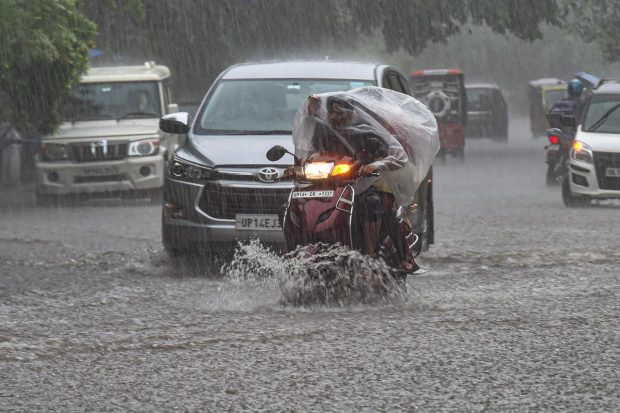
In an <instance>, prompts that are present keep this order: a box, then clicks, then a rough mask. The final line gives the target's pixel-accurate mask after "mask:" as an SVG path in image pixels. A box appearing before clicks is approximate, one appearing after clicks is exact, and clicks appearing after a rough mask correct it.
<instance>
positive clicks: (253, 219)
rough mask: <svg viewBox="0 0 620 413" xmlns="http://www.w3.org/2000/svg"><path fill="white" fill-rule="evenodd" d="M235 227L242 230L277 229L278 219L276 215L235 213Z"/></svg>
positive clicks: (278, 227)
mask: <svg viewBox="0 0 620 413" xmlns="http://www.w3.org/2000/svg"><path fill="white" fill-rule="evenodd" d="M235 228H236V229H238V230H242V231H274V230H279V229H281V228H280V220H279V219H278V216H277V215H275V214H274V215H252V214H237V215H235Z"/></svg>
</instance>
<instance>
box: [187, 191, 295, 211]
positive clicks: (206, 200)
mask: <svg viewBox="0 0 620 413" xmlns="http://www.w3.org/2000/svg"><path fill="white" fill-rule="evenodd" d="M290 193H291V190H290V189H286V188H284V189H283V188H278V189H269V188H259V189H255V188H231V187H222V186H219V185H216V184H208V185H206V186H205V189H204V191H203V193H202V197H201V198H200V201H199V202H198V206H199V207H200V209H201V210H203V211H204V212H205V213H206V214H207V215H209V216H211V217H213V218H219V219H235V214H279V213H280V211H281V209H282V208H283V206H284V205H285V204H286V202H287V200H288V196H289V194H290Z"/></svg>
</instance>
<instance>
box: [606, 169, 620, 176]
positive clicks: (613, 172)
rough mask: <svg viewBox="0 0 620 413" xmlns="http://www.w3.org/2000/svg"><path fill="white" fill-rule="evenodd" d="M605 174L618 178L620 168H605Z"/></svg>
mask: <svg viewBox="0 0 620 413" xmlns="http://www.w3.org/2000/svg"><path fill="white" fill-rule="evenodd" d="M605 176H609V177H614V178H620V168H605Z"/></svg>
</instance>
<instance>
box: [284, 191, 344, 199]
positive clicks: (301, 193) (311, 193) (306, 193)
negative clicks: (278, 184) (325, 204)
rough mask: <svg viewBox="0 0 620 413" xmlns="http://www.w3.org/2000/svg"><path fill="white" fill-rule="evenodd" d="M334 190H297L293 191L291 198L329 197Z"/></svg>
mask: <svg viewBox="0 0 620 413" xmlns="http://www.w3.org/2000/svg"><path fill="white" fill-rule="evenodd" d="M332 196H334V191H333V190H332V191H297V192H293V199H297V198H331V197H332Z"/></svg>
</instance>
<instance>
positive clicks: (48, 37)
mask: <svg viewBox="0 0 620 413" xmlns="http://www.w3.org/2000/svg"><path fill="white" fill-rule="evenodd" d="M95 35H96V26H95V25H94V23H92V22H91V21H89V20H88V19H87V18H86V17H85V16H84V15H83V14H82V13H81V12H80V11H79V10H78V8H77V4H76V0H34V1H33V0H0V39H2V40H1V41H0V91H2V92H3V93H4V94H5V95H6V100H7V101H6V102H5V104H4V108H3V117H4V118H5V120H6V121H8V122H9V123H10V124H11V125H13V127H15V128H16V129H17V130H19V131H20V132H22V133H23V134H25V135H27V136H33V135H34V136H36V135H38V134H45V133H50V132H52V131H53V130H54V128H55V127H56V126H57V125H58V124H59V122H60V113H59V112H60V105H61V102H62V100H63V99H64V98H65V97H66V95H67V93H68V91H69V90H70V88H71V86H72V85H73V84H74V83H75V82H77V80H78V79H79V76H80V75H81V74H82V73H83V72H84V71H85V70H86V69H87V66H88V49H89V47H90V46H92V45H93V44H94V43H93V41H94V38H95Z"/></svg>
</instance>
